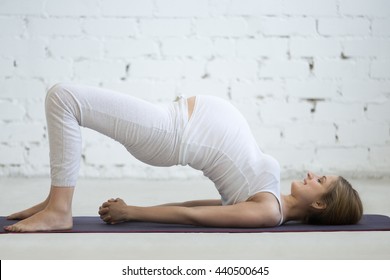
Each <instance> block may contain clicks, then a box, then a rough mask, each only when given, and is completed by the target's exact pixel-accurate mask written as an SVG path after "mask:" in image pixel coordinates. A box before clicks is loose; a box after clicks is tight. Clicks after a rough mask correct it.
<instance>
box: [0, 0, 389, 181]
mask: <svg viewBox="0 0 390 280" xmlns="http://www.w3.org/2000/svg"><path fill="white" fill-rule="evenodd" d="M61 81H70V82H76V83H84V84H91V85H97V86H103V87H108V88H112V89H116V90H120V91H125V92H127V93H129V94H133V95H135V96H137V97H141V98H144V99H146V100H149V101H151V102H156V103H158V102H169V101H170V100H172V99H174V97H175V95H177V94H186V95H195V94H210V95H216V96H220V97H222V98H225V99H229V100H231V101H232V102H233V103H234V104H235V105H236V106H237V107H238V108H239V109H240V110H241V111H242V112H243V114H244V116H245V117H246V118H247V120H248V122H249V124H250V126H251V127H252V129H253V132H254V135H255V137H256V138H257V141H258V143H259V144H260V145H261V147H262V148H263V150H264V151H266V152H269V153H270V154H272V155H274V156H275V157H276V158H277V159H278V160H279V162H280V164H281V167H282V176H283V177H284V178H287V177H292V176H299V177H300V178H301V177H302V176H303V174H304V172H305V171H306V170H313V171H318V172H321V173H322V172H323V173H342V174H344V175H346V176H352V177H390V171H389V170H390V160H389V159H390V1H388V0H142V1H137V0H50V1H48V0H0V176H35V175H37V176H38V175H39V176H40V175H44V176H47V175H48V174H49V157H48V152H49V151H48V143H47V132H46V124H45V116H44V111H43V110H44V105H43V104H44V98H45V92H46V90H47V89H48V88H49V87H51V86H52V85H53V84H54V83H57V82H61ZM82 131H83V135H84V141H83V155H82V159H81V163H82V164H81V166H82V167H81V171H80V173H81V175H82V176H88V177H137V178H163V179H166V178H192V177H197V176H200V173H199V172H195V171H192V170H191V169H190V168H182V167H172V168H154V167H149V166H147V165H145V164H142V163H139V162H138V161H136V160H135V159H134V158H132V157H131V156H128V154H127V152H126V151H125V150H124V148H123V147H121V146H120V145H119V144H118V143H116V142H114V141H112V140H110V139H108V138H107V137H104V136H101V135H99V134H97V133H95V132H93V131H90V130H88V129H82ZM107 155H109V156H107Z"/></svg>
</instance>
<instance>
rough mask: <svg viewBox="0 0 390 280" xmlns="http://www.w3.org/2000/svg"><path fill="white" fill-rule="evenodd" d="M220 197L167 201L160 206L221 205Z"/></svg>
mask: <svg viewBox="0 0 390 280" xmlns="http://www.w3.org/2000/svg"><path fill="white" fill-rule="evenodd" d="M221 205H222V201H221V200H220V199H206V200H191V201H185V202H175V203H167V204H162V205H158V206H182V207H196V206H221Z"/></svg>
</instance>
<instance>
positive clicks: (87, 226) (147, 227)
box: [0, 214, 390, 234]
mask: <svg viewBox="0 0 390 280" xmlns="http://www.w3.org/2000/svg"><path fill="white" fill-rule="evenodd" d="M13 223H15V221H9V220H6V218H5V217H0V227H1V228H0V234H1V233H7V232H6V231H5V230H4V229H3V227H4V226H6V225H10V224H13ZM73 223H74V224H73V229H72V230H69V231H51V232H50V231H49V232H50V233H261V232H331V231H390V217H388V216H384V215H373V214H370V215H364V216H363V218H362V219H361V221H360V222H359V223H358V224H355V225H340V226H319V225H307V224H302V223H298V222H289V223H286V224H284V225H282V226H278V227H272V228H220V227H199V226H190V225H176V224H159V223H143V222H128V223H121V224H116V225H108V224H106V223H104V222H103V221H102V220H100V218H99V217H74V218H73ZM45 233H47V232H45Z"/></svg>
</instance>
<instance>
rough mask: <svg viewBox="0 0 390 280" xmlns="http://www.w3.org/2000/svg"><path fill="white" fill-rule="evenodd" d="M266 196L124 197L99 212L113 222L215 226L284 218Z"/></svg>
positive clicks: (269, 222) (248, 224)
mask: <svg viewBox="0 0 390 280" xmlns="http://www.w3.org/2000/svg"><path fill="white" fill-rule="evenodd" d="M262 196H264V198H263V199H260V200H256V201H248V202H242V203H239V204H235V205H228V206H194V207H183V206H153V207H137V206H129V205H126V203H124V201H123V200H121V199H117V200H115V201H108V202H105V203H103V205H102V207H101V208H100V210H99V214H100V216H101V218H102V220H103V221H105V222H107V223H111V224H115V223H119V222H124V221H143V222H159V223H176V224H192V225H200V226H215V227H269V226H275V225H277V224H278V222H279V220H280V212H279V206H278V204H277V202H276V205H275V198H273V197H269V196H272V195H270V194H267V193H263V194H262Z"/></svg>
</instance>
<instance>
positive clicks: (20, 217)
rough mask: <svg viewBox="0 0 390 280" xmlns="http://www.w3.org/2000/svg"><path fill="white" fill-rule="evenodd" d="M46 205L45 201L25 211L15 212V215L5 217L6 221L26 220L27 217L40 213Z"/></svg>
mask: <svg viewBox="0 0 390 280" xmlns="http://www.w3.org/2000/svg"><path fill="white" fill-rule="evenodd" d="M46 205H47V200H45V201H43V202H41V203H39V204H37V205H35V206H33V207H31V208H28V209H26V210H23V211H20V212H17V213H13V214H11V215H9V216H7V220H23V219H26V218H28V217H31V216H32V215H34V214H36V213H38V212H40V211H42V210H43V209H45V207H46Z"/></svg>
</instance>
